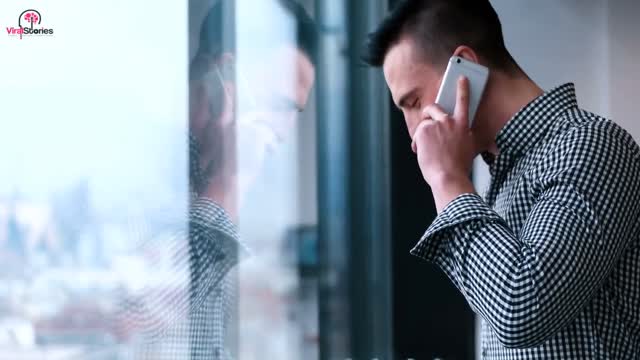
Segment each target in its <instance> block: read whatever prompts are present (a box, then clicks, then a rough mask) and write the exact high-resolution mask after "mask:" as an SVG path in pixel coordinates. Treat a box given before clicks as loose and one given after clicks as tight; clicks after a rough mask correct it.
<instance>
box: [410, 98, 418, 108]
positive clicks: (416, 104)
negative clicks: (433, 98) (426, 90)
mask: <svg viewBox="0 0 640 360" xmlns="http://www.w3.org/2000/svg"><path fill="white" fill-rule="evenodd" d="M419 106H420V100H419V99H415V100H413V104H411V107H412V108H417V107H419Z"/></svg>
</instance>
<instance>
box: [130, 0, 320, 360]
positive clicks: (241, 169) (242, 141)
mask: <svg viewBox="0 0 640 360" xmlns="http://www.w3.org/2000/svg"><path fill="white" fill-rule="evenodd" d="M229 4H230V3H229V2H228V1H226V0H223V1H220V2H218V3H217V4H216V5H214V7H213V8H212V9H211V10H210V11H209V13H208V15H207V17H206V19H205V20H204V23H203V26H202V28H201V32H200V44H199V49H198V52H197V54H196V56H195V58H194V60H193V61H192V64H191V69H190V138H189V140H190V149H189V150H190V153H189V155H190V157H189V159H190V166H189V175H190V189H191V193H192V199H191V206H190V211H189V221H188V222H189V226H188V227H189V229H188V236H187V237H186V238H187V241H184V245H186V246H185V247H182V246H181V245H180V244H179V243H177V242H171V244H172V245H171V246H174V247H175V248H176V249H177V250H175V251H174V255H178V256H174V258H175V259H176V260H175V262H176V263H177V264H178V265H175V266H177V267H178V268H179V267H180V266H184V267H185V268H186V269H187V270H188V271H187V272H188V274H189V275H188V278H189V281H188V282H189V286H188V290H187V291H188V296H184V294H183V293H181V290H180V289H181V286H180V285H179V284H178V282H179V281H173V280H166V281H165V282H164V284H165V286H164V289H163V290H159V291H158V292H154V291H149V290H145V293H144V294H143V296H140V297H137V298H134V299H132V300H130V303H129V304H128V305H127V307H128V309H127V311H125V314H124V317H125V318H124V321H126V322H128V326H129V327H133V328H135V330H134V332H141V330H142V332H143V333H144V334H145V336H146V337H147V338H151V339H152V341H151V342H149V341H146V340H145V345H144V346H143V347H144V348H145V350H144V351H143V356H145V357H151V358H154V359H157V358H162V359H164V358H171V359H174V358H184V357H185V356H186V355H185V354H186V353H190V358H191V359H226V358H230V357H231V356H230V353H229V351H228V349H227V347H226V346H225V337H226V336H227V334H226V332H227V331H226V328H227V323H228V320H229V319H228V317H229V316H230V311H229V309H230V308H232V307H233V305H234V301H233V300H232V295H233V292H234V291H233V284H232V279H231V278H233V277H232V276H231V277H229V276H227V275H228V273H229V271H230V269H231V268H233V266H234V265H235V264H236V263H237V262H238V257H239V255H240V253H241V252H243V251H245V250H244V247H243V246H242V245H241V244H240V243H239V241H238V236H237V232H236V228H235V219H236V217H237V206H236V204H237V202H239V201H241V200H242V199H241V198H242V194H243V192H244V191H245V189H246V188H247V187H248V186H250V184H251V183H252V182H254V181H255V180H256V176H257V175H258V173H259V171H260V168H261V166H262V162H263V160H264V157H265V154H266V153H267V152H268V151H269V150H270V149H271V148H272V147H273V146H275V145H276V144H277V143H278V142H279V141H281V140H283V139H284V138H286V137H287V133H288V132H290V131H291V130H292V128H293V127H294V122H295V119H296V117H297V115H298V113H299V112H300V111H302V110H303V109H304V107H305V105H306V102H307V99H308V97H309V93H310V91H311V88H312V85H313V82H314V76H315V70H314V59H315V48H316V41H317V40H316V29H315V26H314V23H313V21H312V20H311V18H310V17H309V15H308V14H307V13H306V12H305V11H304V9H303V8H302V7H301V6H300V5H299V4H297V3H295V2H293V1H289V0H287V1H283V0H281V1H278V0H268V1H259V2H256V8H257V10H258V11H260V10H263V11H264V10H265V9H267V8H268V10H267V11H269V12H267V14H269V15H271V14H273V13H272V12H271V11H275V13H278V12H279V13H281V14H282V15H284V16H285V19H286V20H288V21H290V22H291V24H292V25H293V26H291V27H290V31H289V32H288V33H282V32H281V31H280V33H277V32H274V31H273V28H272V27H270V26H269V25H270V24H273V20H271V22H269V21H264V22H261V21H260V18H258V19H257V20H258V21H257V22H255V23H252V24H251V29H246V30H245V29H243V28H241V27H240V28H238V30H237V32H241V31H251V33H250V34H249V35H250V36H251V37H250V39H251V44H249V45H250V48H245V47H242V46H243V45H238V43H236V44H235V48H232V47H230V46H227V44H226V42H225V41H223V40H224V39H225V37H227V36H229V34H235V35H236V37H239V36H242V34H238V33H237V32H236V29H234V28H231V29H229V28H225V15H224V13H225V12H224V10H225V5H229ZM265 4H268V5H265ZM265 6H266V7H265ZM267 14H265V13H260V14H259V15H258V16H259V17H263V18H264V17H265V16H269V15H267ZM262 20H264V19H262ZM164 246H166V245H164ZM172 251H173V250H172ZM172 283H175V284H178V285H176V286H167V284H169V285H171V284H172ZM171 287H173V288H175V289H176V290H175V291H174V292H172V291H168V292H167V288H171ZM187 319H188V320H187ZM185 320H187V321H185ZM129 332H131V331H129ZM129 337H130V336H129ZM185 349H187V350H185Z"/></svg>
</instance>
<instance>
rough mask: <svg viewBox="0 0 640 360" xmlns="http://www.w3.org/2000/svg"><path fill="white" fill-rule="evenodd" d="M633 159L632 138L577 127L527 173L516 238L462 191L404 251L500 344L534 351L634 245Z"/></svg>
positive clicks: (638, 172)
mask: <svg viewBox="0 0 640 360" xmlns="http://www.w3.org/2000/svg"><path fill="white" fill-rule="evenodd" d="M638 157H639V156H638V149H637V146H636V145H635V144H634V143H633V140H632V139H631V138H630V136H617V135H616V134H611V133H609V132H606V131H604V130H603V129H601V128H598V127H583V128H578V129H577V130H575V131H572V132H571V133H570V134H569V135H567V136H566V138H565V139H564V141H561V144H560V145H558V146H556V147H555V148H554V149H553V150H552V153H551V154H549V155H548V156H547V158H546V159H545V161H543V163H542V164H540V166H538V167H537V168H536V169H535V170H534V171H533V172H532V173H531V174H529V175H530V176H532V182H531V183H532V184H533V185H532V186H531V188H528V189H524V190H523V191H527V192H530V193H528V194H527V195H526V198H527V199H533V200H532V201H533V204H531V210H530V212H529V213H528V214H526V221H525V223H524V225H523V227H522V228H521V229H520V231H519V232H518V233H515V232H514V231H513V230H512V229H511V228H510V227H509V225H508V224H507V222H506V221H505V220H504V219H503V218H502V217H500V216H499V215H498V214H497V213H496V212H495V211H494V210H492V209H491V208H490V207H489V206H488V205H487V204H486V203H485V202H484V201H483V200H482V198H480V197H479V196H477V195H473V194H464V195H461V196H459V197H458V198H456V199H455V200H454V201H452V202H451V203H450V204H449V205H448V206H447V207H446V208H445V209H444V210H443V211H442V212H441V214H440V215H439V216H438V217H437V218H436V220H435V221H434V223H433V224H432V225H431V226H430V227H429V229H428V230H427V231H426V233H425V234H424V236H423V237H422V238H421V239H420V241H419V242H418V244H417V245H416V246H415V247H414V248H413V249H412V250H411V253H412V254H413V255H416V256H418V257H420V258H423V259H425V260H427V261H430V262H434V263H436V264H437V265H438V266H439V267H440V268H441V269H442V270H443V271H444V272H445V273H446V274H447V276H448V277H449V278H450V279H451V280H452V281H453V283H454V284H455V286H456V287H457V288H458V289H459V290H460V291H461V292H462V294H463V295H464V296H465V298H466V299H467V301H468V302H469V304H470V306H471V307H472V309H473V310H474V311H475V312H477V313H479V314H480V315H481V316H482V317H483V318H484V319H485V320H486V321H487V323H488V324H489V325H490V326H491V328H492V329H493V331H494V333H495V334H496V336H497V338H498V340H499V341H500V342H501V343H502V344H503V345H504V346H506V347H512V348H526V347H533V346H537V345H539V344H541V343H543V342H545V341H546V340H547V339H549V338H550V337H552V336H553V335H554V334H556V333H557V332H558V331H559V330H561V329H562V328H563V327H565V326H566V325H568V324H569V323H571V322H572V321H573V320H574V319H575V318H576V317H577V315H578V314H579V312H580V311H581V310H582V309H583V308H584V307H585V305H587V304H588V303H589V302H590V301H591V299H592V298H593V296H594V294H595V293H596V292H597V291H598V290H599V288H600V287H601V286H602V285H603V283H604V282H605V280H606V278H607V276H608V275H609V274H610V273H611V271H612V269H613V267H614V265H615V263H616V262H617V260H618V259H619V258H620V256H621V254H622V253H623V252H624V251H625V250H626V249H627V248H628V247H629V246H630V244H632V240H633V239H634V237H635V234H636V232H637V230H638V228H637V223H638V215H639V213H640V196H639V191H638V186H637V184H636V182H637V179H639V178H640V166H639V164H640V162H639V160H638ZM514 196H521V194H514ZM519 201H520V203H519ZM525 201H529V200H526V199H524V198H521V199H515V200H514V201H513V202H512V204H511V206H515V207H517V206H523V205H522V202H525ZM528 206H529V204H527V208H528ZM510 211H516V212H517V211H524V210H521V209H517V208H516V209H512V210H510Z"/></svg>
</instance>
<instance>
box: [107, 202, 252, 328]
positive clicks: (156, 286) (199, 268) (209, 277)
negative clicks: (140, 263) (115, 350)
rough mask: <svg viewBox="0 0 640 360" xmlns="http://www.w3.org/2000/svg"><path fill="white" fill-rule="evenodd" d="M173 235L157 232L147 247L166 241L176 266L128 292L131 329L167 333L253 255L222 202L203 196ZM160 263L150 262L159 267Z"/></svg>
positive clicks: (125, 308)
mask: <svg viewBox="0 0 640 360" xmlns="http://www.w3.org/2000/svg"><path fill="white" fill-rule="evenodd" d="M170 233H171V235H170V236H168V239H166V238H163V239H157V238H156V237H152V238H151V239H148V240H145V241H144V243H143V244H142V245H141V246H140V248H142V249H149V248H155V247H162V248H163V251H164V252H166V253H168V254H169V257H170V258H171V261H170V262H171V266H170V267H169V269H168V271H165V272H164V273H163V275H162V276H158V277H159V279H156V280H153V281H152V280H151V279H152V278H155V277H152V276H147V278H148V281H146V282H147V284H144V285H143V286H141V287H140V288H138V289H135V290H134V291H131V292H130V293H129V294H127V296H124V297H123V299H124V300H123V303H122V304H120V314H118V318H119V319H118V320H119V322H120V323H121V327H122V326H124V327H125V328H127V329H129V331H130V332H133V333H139V334H146V336H147V337H149V338H151V339H159V338H161V337H162V336H163V335H164V334H165V333H166V332H167V331H168V330H170V329H171V328H172V327H174V326H176V324H179V323H181V322H184V321H185V320H187V319H188V318H189V316H190V314H193V313H194V311H196V310H197V309H199V308H201V307H202V306H204V304H205V301H207V300H208V298H209V297H210V296H215V294H219V293H221V291H216V289H218V290H220V288H221V287H222V286H223V285H224V283H225V281H224V280H225V278H226V277H227V276H228V274H229V272H230V270H231V269H232V268H233V267H234V266H235V265H236V264H237V263H238V262H239V261H240V259H241V258H242V257H243V256H246V255H248V250H247V248H246V247H245V246H244V245H242V244H241V243H240V242H239V240H238V236H237V233H236V230H235V227H234V225H233V224H232V223H231V221H230V220H229V218H228V215H227V214H226V212H224V210H223V209H222V208H220V207H219V206H218V205H217V204H215V203H214V202H212V201H210V200H208V199H204V198H200V199H197V200H196V201H194V202H193V203H192V205H191V207H190V210H189V215H188V219H187V221H186V224H182V225H176V229H174V231H171V232H170ZM155 267H158V268H160V265H159V264H158V263H154V262H152V263H150V264H148V265H147V268H149V269H150V270H151V272H153V269H154V268H155Z"/></svg>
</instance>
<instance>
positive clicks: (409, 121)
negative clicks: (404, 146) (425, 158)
mask: <svg viewBox="0 0 640 360" xmlns="http://www.w3.org/2000/svg"><path fill="white" fill-rule="evenodd" d="M421 51H422V50H421V49H420V48H419V46H418V45H417V44H416V43H415V42H414V41H413V40H412V39H411V38H409V37H406V36H405V37H403V38H401V39H400V40H399V41H398V42H397V43H396V44H395V45H394V46H392V47H391V48H390V49H389V51H388V53H387V55H386V57H385V60H384V64H383V71H384V77H385V79H386V81H387V85H388V86H389V90H390V91H391V95H392V97H393V102H394V103H395V105H396V106H397V107H398V109H400V110H401V111H402V113H403V114H404V119H405V123H406V125H407V130H408V132H409V136H410V137H412V136H413V133H414V131H415V129H416V127H417V126H418V124H419V123H420V121H422V109H423V108H424V107H425V106H426V105H429V104H432V103H434V102H435V100H436V96H437V95H438V88H439V87H440V82H441V80H442V73H443V69H440V67H437V66H435V65H432V64H430V63H429V62H427V61H426V60H425V59H424V56H423V55H422V54H421Z"/></svg>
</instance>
